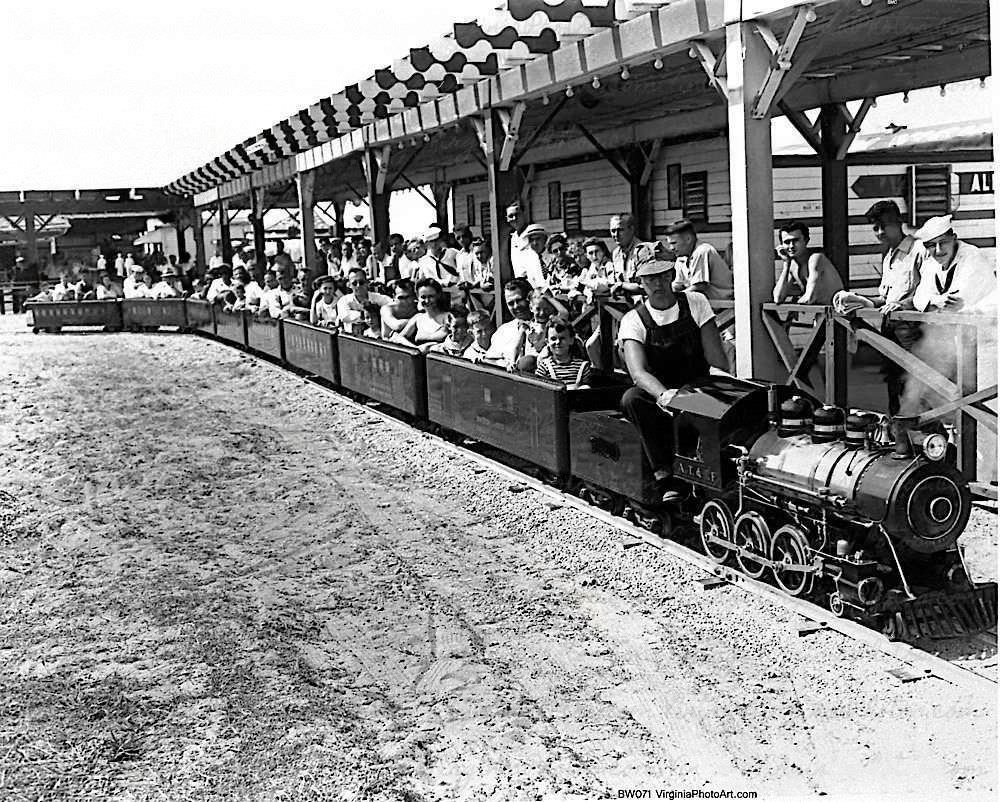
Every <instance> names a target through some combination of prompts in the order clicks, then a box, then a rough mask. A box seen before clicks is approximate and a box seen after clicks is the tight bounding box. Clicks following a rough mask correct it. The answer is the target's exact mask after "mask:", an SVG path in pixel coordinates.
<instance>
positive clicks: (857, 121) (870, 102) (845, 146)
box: [837, 97, 875, 161]
mask: <svg viewBox="0 0 1000 802" xmlns="http://www.w3.org/2000/svg"><path fill="white" fill-rule="evenodd" d="M874 105H875V98H873V97H866V98H865V99H864V100H863V101H861V107H860V108H859V109H858V111H857V113H856V114H855V115H854V116H853V117H852V118H851V120H850V124H849V126H848V129H847V134H846V136H844V141H843V142H841V143H840V147H839V148H838V149H837V159H838V160H840V161H843V160H844V159H846V158H847V152H848V151H849V150H850V149H851V145H852V144H853V143H854V138H855V137H856V136H857V135H858V133H859V132H860V131H861V125H862V123H863V122H864V121H865V117H867V116H868V112H869V111H870V110H871V107H872V106H874Z"/></svg>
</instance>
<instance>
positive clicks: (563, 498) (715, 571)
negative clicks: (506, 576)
mask: <svg viewBox="0 0 1000 802" xmlns="http://www.w3.org/2000/svg"><path fill="white" fill-rule="evenodd" d="M251 355H252V356H253V358H255V359H257V360H258V361H259V362H262V363H265V364H270V365H271V366H273V367H275V368H281V369H282V370H284V371H286V372H293V373H296V374H297V375H299V376H300V378H301V379H302V381H303V382H309V383H310V384H312V385H313V386H317V387H320V388H322V389H323V390H324V391H326V392H327V393H329V394H331V395H334V396H336V397H337V398H338V399H340V401H342V402H343V403H344V404H346V405H347V406H349V407H352V408H354V409H355V410H358V411H364V412H367V413H369V414H371V415H374V416H376V417H378V418H379V419H380V420H382V421H383V422H385V423H388V424H390V425H391V426H393V427H394V428H396V429H399V430H401V431H407V432H411V433H412V432H413V430H414V427H412V426H411V425H410V424H408V423H407V422H406V421H403V420H400V419H399V418H396V417H394V416H393V415H390V414H389V413H387V412H383V411H381V410H379V409H377V408H374V407H372V406H369V405H367V404H362V403H359V402H357V401H354V400H353V399H351V398H349V397H347V396H346V395H344V394H343V393H340V392H338V391H337V390H335V389H333V388H331V387H328V386H326V385H325V384H323V383H320V382H316V381H314V379H315V377H312V378H310V377H309V376H308V375H303V374H302V372H301V371H289V369H288V368H287V367H282V366H281V365H280V364H279V363H277V362H274V361H273V360H270V359H266V358H261V357H259V356H257V355H254V354H251ZM420 435H421V436H422V437H425V438H429V439H433V440H435V441H436V445H438V446H439V447H443V448H444V449H446V450H447V451H449V452H451V453H452V454H455V455H457V456H462V457H465V458H466V459H468V460H470V461H471V462H473V463H476V464H478V465H481V466H482V467H484V468H489V469H490V470H492V471H494V472H495V473H498V474H500V475H501V476H503V477H505V478H506V479H509V480H510V481H512V482H516V483H517V484H519V485H524V486H526V487H529V488H531V489H532V490H535V491H536V492H538V493H541V494H542V495H543V496H547V497H549V498H550V499H553V500H555V501H558V502H559V503H560V504H562V505H564V506H568V507H572V508H573V509H575V510H578V511H580V512H583V513H585V514H586V515H589V516H590V517H591V518H593V519H595V520H598V521H601V522H602V523H604V524H607V525H608V526H610V527H612V528H613V529H616V530H618V531H619V532H621V533H623V534H627V535H630V536H632V537H633V538H638V539H639V540H642V541H643V542H644V543H646V544H648V545H650V546H652V547H653V548H656V549H659V550H661V551H664V552H666V553H668V554H670V555H671V556H673V557H676V558H678V559H680V560H682V561H683V562H686V563H688V564H689V565H693V566H695V567H697V568H700V569H702V570H703V571H705V573H707V574H711V575H713V576H715V577H717V578H719V579H722V580H725V581H726V582H728V583H730V584H732V585H735V586H738V587H740V588H742V589H743V590H744V591H746V592H747V593H749V594H750V595H752V596H757V597H759V598H763V599H767V600H768V601H771V602H773V603H775V604H777V605H779V606H780V607H784V608H785V609H787V610H791V611H792V612H794V613H797V614H798V615H800V616H802V617H803V618H805V619H807V620H809V621H814V622H816V623H819V624H822V625H824V628H828V629H832V630H835V631H836V632H839V633H840V634H841V635H844V636H846V637H848V638H851V639H852V640H856V641H860V642H861V643H864V644H866V645H867V646H870V647H872V648H874V649H876V650H878V651H880V652H882V653H883V654H886V655H888V656H890V657H894V658H895V659H897V660H899V661H901V662H903V663H905V664H907V665H909V666H911V667H913V668H914V669H916V670H918V671H920V672H922V673H923V674H924V675H925V676H935V677H938V678H939V679H942V680H944V681H945V682H949V683H951V684H953V685H957V686H961V687H965V688H967V689H970V690H974V691H977V692H980V693H986V694H989V696H990V698H993V697H995V696H996V693H997V682H996V681H995V680H992V679H990V678H989V677H984V676H982V675H981V674H977V673H976V672H974V671H970V670H968V669H966V668H963V667H962V666H959V665H955V664H954V663H950V662H948V661H947V660H944V659H942V658H940V657H936V656H935V655H932V654H928V653H927V652H925V651H922V650H921V649H917V648H915V647H913V646H911V645H910V644H908V643H902V642H899V641H890V640H888V639H887V638H886V637H885V636H884V635H882V634H881V633H878V632H876V631H875V630H872V629H869V628H868V627H865V626H862V625H861V624H858V623H856V622H854V621H849V620H847V619H844V618H840V617H838V616H836V615H834V614H833V613H831V612H828V611H827V610H824V609H823V608H822V607H819V606H818V605H815V604H811V603H809V602H806V601H803V600H801V599H797V598H795V597H793V596H788V595H787V594H784V593H782V592H781V591H779V590H777V589H776V588H773V587H771V586H770V585H766V584H764V583H763V582H758V581H756V580H753V579H750V578H749V577H747V576H744V575H743V574H740V573H738V572H736V571H733V570H732V569H730V568H727V567H726V566H720V565H718V564H717V563H714V562H712V561H711V560H709V559H708V558H707V557H705V556H702V555H700V554H698V553H697V552H695V551H692V550H691V549H688V548H686V547H684V546H681V545H680V544H679V543H675V542H673V541H671V540H665V539H661V538H659V537H657V536H656V535H654V534H653V533H652V532H649V531H647V530H645V529H642V528H641V527H638V526H635V525H634V524H632V523H630V522H629V521H626V520H624V519H622V518H618V517H617V516H614V515H612V514H611V513H609V512H607V511H606V510H602V509H600V508H599V507H594V506H592V505H591V504H588V503H587V502H586V501H584V500H583V499H580V498H577V497H576V496H574V495H571V494H569V493H566V492H564V491H562V490H559V489H557V488H555V487H552V486H550V485H547V484H545V483H544V482H542V481H540V480H538V479H535V478H533V477H531V476H528V475H526V474H523V473H521V472H520V471H517V470H515V469H514V468H511V467H509V466H507V465H504V464H503V463H502V462H499V461H497V460H494V459H491V458H490V457H486V456H484V455H482V454H478V453H476V452H474V451H472V450H470V449H466V448H462V447H460V446H458V445H455V444H454V443H451V442H449V441H448V440H445V439H444V438H442V437H440V436H438V435H435V434H432V433H431V432H426V431H420Z"/></svg>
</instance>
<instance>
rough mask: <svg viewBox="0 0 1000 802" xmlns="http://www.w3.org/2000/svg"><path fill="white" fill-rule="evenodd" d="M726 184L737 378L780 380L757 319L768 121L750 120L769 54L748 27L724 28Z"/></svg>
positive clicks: (764, 271)
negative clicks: (730, 205)
mask: <svg viewBox="0 0 1000 802" xmlns="http://www.w3.org/2000/svg"><path fill="white" fill-rule="evenodd" d="M726 64H727V65H728V79H727V90H728V100H727V103H728V116H729V186H730V193H731V200H732V220H733V278H734V283H735V296H736V297H735V300H736V304H735V307H736V308H735V311H736V372H737V374H738V375H739V376H741V377H743V378H750V377H753V378H758V379H765V380H767V379H773V380H775V381H777V380H780V379H781V378H782V371H781V367H780V364H779V362H778V355H777V353H776V351H775V349H774V347H773V345H772V344H771V342H770V340H769V338H768V336H767V330H766V328H765V327H764V321H763V317H762V315H761V304H763V303H767V302H769V301H770V300H771V294H772V292H773V290H774V263H775V255H774V187H773V183H772V170H771V119H770V115H768V116H765V117H764V119H760V120H758V119H754V116H753V108H754V103H755V99H756V94H757V88H758V87H762V86H763V85H764V83H765V81H766V79H767V77H768V70H769V68H770V66H771V51H770V50H769V49H768V47H767V45H766V43H765V42H764V40H763V38H762V37H761V36H759V35H757V33H756V32H755V31H754V28H753V25H752V24H751V23H745V22H733V23H730V24H728V25H727V26H726Z"/></svg>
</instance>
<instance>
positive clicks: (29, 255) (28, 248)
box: [24, 204, 42, 276]
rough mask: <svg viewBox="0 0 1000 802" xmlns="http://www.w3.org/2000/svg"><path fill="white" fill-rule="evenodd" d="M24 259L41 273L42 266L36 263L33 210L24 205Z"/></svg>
mask: <svg viewBox="0 0 1000 802" xmlns="http://www.w3.org/2000/svg"><path fill="white" fill-rule="evenodd" d="M24 261H25V262H27V264H28V266H29V267H30V266H31V265H34V266H35V267H37V268H38V271H39V276H40V275H41V269H42V266H41V265H40V264H38V234H37V232H36V231H35V210H34V209H33V208H32V207H31V206H29V205H27V204H25V206H24Z"/></svg>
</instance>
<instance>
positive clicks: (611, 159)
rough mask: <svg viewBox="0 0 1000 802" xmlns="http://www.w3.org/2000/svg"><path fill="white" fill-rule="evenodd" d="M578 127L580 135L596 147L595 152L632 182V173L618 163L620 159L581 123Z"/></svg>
mask: <svg viewBox="0 0 1000 802" xmlns="http://www.w3.org/2000/svg"><path fill="white" fill-rule="evenodd" d="M576 127H577V128H578V129H579V131H580V133H581V134H583V136H584V138H585V139H586V140H587V141H588V142H589V143H590V144H591V145H593V146H594V150H596V151H597V152H598V153H600V154H601V156H603V157H604V159H605V161H607V162H608V164H610V165H611V166H612V167H614V168H615V170H617V171H618V173H619V174H620V175H621V177H622V178H624V179H625V180H626V181H628V182H631V181H632V175H631V173H629V171H628V169H627V168H626V167H624V166H623V165H622V163H621V162H619V161H618V159H617V158H616V157H615V155H614V154H613V153H612V152H611V151H609V150H607V149H605V147H604V146H603V145H602V144H601V143H600V142H598V141H597V138H596V137H595V136H594V135H593V134H592V133H590V131H588V130H587V129H586V128H585V127H584V126H583V125H582V124H581V123H577V124H576Z"/></svg>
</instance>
